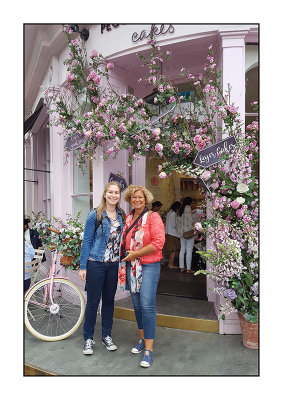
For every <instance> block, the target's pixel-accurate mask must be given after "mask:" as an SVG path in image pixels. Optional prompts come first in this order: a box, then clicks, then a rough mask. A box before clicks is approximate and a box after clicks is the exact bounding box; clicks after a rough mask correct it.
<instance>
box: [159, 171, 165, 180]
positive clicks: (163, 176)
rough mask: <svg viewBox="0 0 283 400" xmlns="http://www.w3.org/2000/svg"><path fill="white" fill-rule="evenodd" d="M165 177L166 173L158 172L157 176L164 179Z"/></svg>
mask: <svg viewBox="0 0 283 400" xmlns="http://www.w3.org/2000/svg"><path fill="white" fill-rule="evenodd" d="M166 177H167V174H166V173H165V172H160V174H159V178H161V179H164V178H166Z"/></svg>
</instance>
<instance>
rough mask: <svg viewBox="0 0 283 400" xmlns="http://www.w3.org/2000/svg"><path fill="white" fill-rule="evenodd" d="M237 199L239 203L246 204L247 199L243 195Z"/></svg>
mask: <svg viewBox="0 0 283 400" xmlns="http://www.w3.org/2000/svg"><path fill="white" fill-rule="evenodd" d="M236 201H237V202H238V203H239V204H244V202H245V201H246V200H245V199H244V198H243V197H237V198H236Z"/></svg>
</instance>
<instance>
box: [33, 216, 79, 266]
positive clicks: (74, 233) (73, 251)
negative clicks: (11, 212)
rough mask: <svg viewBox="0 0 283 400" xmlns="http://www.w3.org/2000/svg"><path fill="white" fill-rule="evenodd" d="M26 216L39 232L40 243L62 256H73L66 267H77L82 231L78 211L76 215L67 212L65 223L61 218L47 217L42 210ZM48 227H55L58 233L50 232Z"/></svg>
mask: <svg viewBox="0 0 283 400" xmlns="http://www.w3.org/2000/svg"><path fill="white" fill-rule="evenodd" d="M28 218H29V219H30V220H31V223H32V228H33V229H35V230H36V231H37V232H38V233H39V237H40V239H41V241H42V244H43V245H44V246H45V247H46V248H47V249H48V250H54V249H56V250H58V251H60V252H61V253H62V254H63V255H64V256H73V259H72V262H71V265H68V269H73V270H76V269H78V268H79V264H80V255H81V244H82V240H83V231H84V224H83V223H82V222H81V221H80V213H78V214H77V216H76V217H72V216H71V215H70V214H67V215H66V222H65V223H63V221H62V220H61V218H56V217H52V218H51V219H48V218H46V217H45V215H44V214H43V213H42V212H39V213H37V214H35V213H33V214H32V216H28ZM48 228H53V229H56V230H58V231H60V233H59V234H57V233H54V232H51V231H50V230H49V229H48Z"/></svg>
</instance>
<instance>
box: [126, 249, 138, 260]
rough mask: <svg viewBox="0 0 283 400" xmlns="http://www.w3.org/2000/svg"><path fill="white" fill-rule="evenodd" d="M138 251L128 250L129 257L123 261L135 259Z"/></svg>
mask: <svg viewBox="0 0 283 400" xmlns="http://www.w3.org/2000/svg"><path fill="white" fill-rule="evenodd" d="M136 254H137V252H136V251H128V255H127V257H125V258H123V261H133V260H135V259H136V258H137V255H136Z"/></svg>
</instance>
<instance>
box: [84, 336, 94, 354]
mask: <svg viewBox="0 0 283 400" xmlns="http://www.w3.org/2000/svg"><path fill="white" fill-rule="evenodd" d="M94 344H95V342H94V341H93V340H92V339H87V340H86V341H85V345H84V348H83V353H84V354H85V355H86V356H87V355H91V354H93V345H94Z"/></svg>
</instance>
